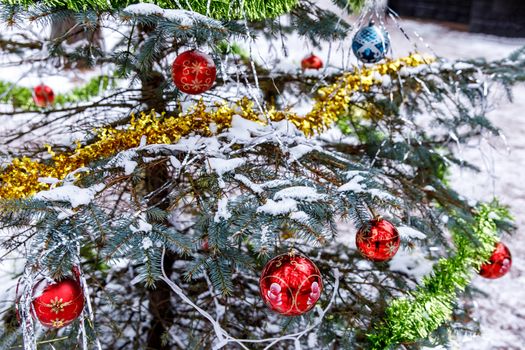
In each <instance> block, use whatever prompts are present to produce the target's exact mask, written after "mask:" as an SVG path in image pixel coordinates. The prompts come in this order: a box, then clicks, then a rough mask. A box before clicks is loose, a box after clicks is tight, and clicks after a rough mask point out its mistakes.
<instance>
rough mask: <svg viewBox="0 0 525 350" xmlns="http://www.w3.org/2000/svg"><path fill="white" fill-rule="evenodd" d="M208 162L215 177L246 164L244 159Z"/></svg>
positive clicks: (214, 159) (213, 159)
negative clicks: (215, 174)
mask: <svg viewBox="0 0 525 350" xmlns="http://www.w3.org/2000/svg"><path fill="white" fill-rule="evenodd" d="M208 161H209V165H210V168H211V169H212V170H214V171H215V172H216V173H217V175H219V176H222V175H224V174H226V173H228V172H230V171H233V170H235V169H236V168H238V167H240V166H241V165H243V164H244V163H246V158H233V159H222V158H209V159H208Z"/></svg>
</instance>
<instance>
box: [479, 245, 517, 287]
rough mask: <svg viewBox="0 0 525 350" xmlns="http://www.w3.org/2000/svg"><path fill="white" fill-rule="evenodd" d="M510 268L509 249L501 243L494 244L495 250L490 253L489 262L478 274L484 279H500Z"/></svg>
mask: <svg viewBox="0 0 525 350" xmlns="http://www.w3.org/2000/svg"><path fill="white" fill-rule="evenodd" d="M511 266H512V256H511V254H510V250H509V248H507V246H506V245H505V244H503V243H501V242H499V243H497V244H496V249H494V252H492V256H491V257H490V259H489V261H488V262H487V263H485V264H483V265H481V268H480V270H479V274H480V275H481V276H482V277H485V278H491V279H494V278H500V277H503V276H504V275H505V274H506V273H507V272H509V270H510V267H511Z"/></svg>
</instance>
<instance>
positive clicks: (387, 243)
mask: <svg viewBox="0 0 525 350" xmlns="http://www.w3.org/2000/svg"><path fill="white" fill-rule="evenodd" d="M355 238H356V245H357V249H359V251H360V252H361V254H363V256H364V257H365V258H367V259H369V260H372V261H377V262H380V261H387V260H390V259H392V257H393V256H394V255H396V253H397V250H398V249H399V244H400V238H399V232H398V231H397V229H396V228H395V226H394V225H392V224H391V223H390V222H388V221H387V220H385V219H381V218H379V219H374V220H371V221H370V226H368V227H363V228H361V229H360V230H359V231H357V235H356V237H355Z"/></svg>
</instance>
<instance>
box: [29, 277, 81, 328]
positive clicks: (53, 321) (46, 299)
mask: <svg viewBox="0 0 525 350" xmlns="http://www.w3.org/2000/svg"><path fill="white" fill-rule="evenodd" d="M42 283H46V282H45V281H41V282H40V283H38V284H37V286H36V287H35V289H36V291H35V294H39V296H38V297H36V298H35V300H33V308H34V311H35V315H36V317H37V318H38V320H39V321H40V322H41V323H42V324H43V325H44V326H46V327H51V328H62V327H64V326H67V325H68V324H70V323H71V322H73V321H74V320H76V319H77V318H78V317H79V316H80V314H81V313H82V310H83V309H84V293H83V292H82V288H81V286H80V284H79V283H78V282H77V281H76V280H74V279H71V278H67V279H64V280H62V281H58V282H57V283H55V284H49V285H46V286H42V285H41V284H42ZM42 287H43V290H42V292H41V293H40V292H39V291H38V289H41V288H42Z"/></svg>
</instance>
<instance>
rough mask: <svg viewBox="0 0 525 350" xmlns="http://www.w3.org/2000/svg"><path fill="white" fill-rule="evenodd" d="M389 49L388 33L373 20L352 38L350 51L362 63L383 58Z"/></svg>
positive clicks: (373, 61) (374, 61)
mask: <svg viewBox="0 0 525 350" xmlns="http://www.w3.org/2000/svg"><path fill="white" fill-rule="evenodd" d="M389 49H390V38H389V36H388V33H387V32H386V31H385V30H383V29H381V28H379V27H378V26H376V25H375V24H374V23H373V22H370V24H369V25H368V26H366V27H364V28H361V29H359V31H358V32H357V33H356V35H355V36H354V39H353V40H352V51H354V55H355V56H356V57H357V58H358V59H359V60H360V61H361V62H363V63H377V62H379V61H381V60H382V59H383V58H385V56H386V54H387V52H388V50H389Z"/></svg>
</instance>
